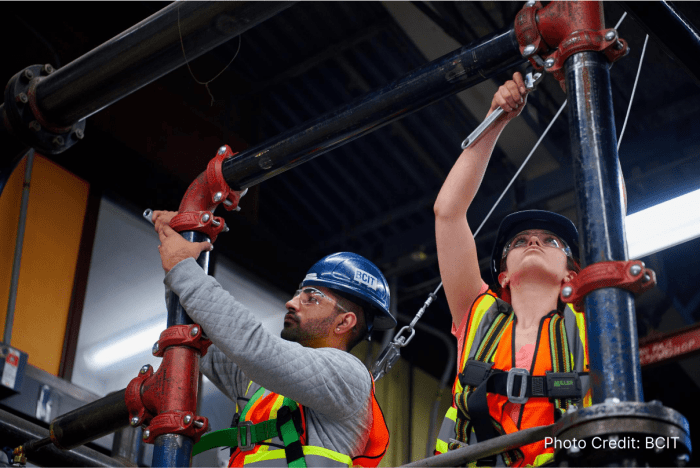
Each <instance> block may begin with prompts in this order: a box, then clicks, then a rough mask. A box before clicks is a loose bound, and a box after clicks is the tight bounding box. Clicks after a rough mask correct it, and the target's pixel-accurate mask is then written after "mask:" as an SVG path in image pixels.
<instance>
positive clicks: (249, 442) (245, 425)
mask: <svg viewBox="0 0 700 468" xmlns="http://www.w3.org/2000/svg"><path fill="white" fill-rule="evenodd" d="M251 427H253V423H252V422H250V421H243V422H241V423H238V433H237V434H236V438H237V439H238V448H239V449H240V450H241V452H248V451H250V450H253V449H254V448H255V442H253V434H252V433H251V430H250V428H251ZM241 430H245V442H246V444H245V445H241Z"/></svg>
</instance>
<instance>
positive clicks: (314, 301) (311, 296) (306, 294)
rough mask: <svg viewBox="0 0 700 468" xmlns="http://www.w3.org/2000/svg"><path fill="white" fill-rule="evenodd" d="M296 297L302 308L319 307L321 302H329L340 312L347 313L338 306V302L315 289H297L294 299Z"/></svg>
mask: <svg viewBox="0 0 700 468" xmlns="http://www.w3.org/2000/svg"><path fill="white" fill-rule="evenodd" d="M297 296H299V300H300V301H301V303H302V305H304V306H310V307H315V306H318V305H320V304H321V303H322V302H323V301H329V302H331V303H333V304H334V305H335V306H336V307H337V308H338V309H340V310H341V311H342V312H347V310H345V309H344V308H343V307H342V306H341V305H340V304H338V301H336V300H334V299H333V298H331V297H329V296H327V295H325V294H324V293H323V292H322V291H320V290H318V289H316V288H312V287H305V288H301V289H297V291H296V292H295V293H294V297H297Z"/></svg>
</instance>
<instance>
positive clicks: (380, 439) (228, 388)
mask: <svg viewBox="0 0 700 468" xmlns="http://www.w3.org/2000/svg"><path fill="white" fill-rule="evenodd" d="M175 214H176V213H173V212H163V211H156V212H154V213H153V221H154V224H155V227H156V231H157V232H158V235H159V238H160V241H161V245H160V246H159V247H158V250H159V252H160V255H161V260H162V264H163V269H164V270H165V272H166V276H165V285H166V287H167V288H168V289H170V290H171V291H173V292H174V293H175V294H176V295H177V296H178V297H179V298H180V303H181V304H182V306H183V308H184V309H185V311H186V312H187V314H188V315H189V316H190V318H191V319H192V320H193V321H194V322H195V323H198V324H199V325H200V326H201V327H202V329H203V330H204V332H205V333H206V334H207V336H208V337H209V339H210V340H211V341H212V343H213V345H212V346H211V347H210V348H209V351H208V352H207V354H206V355H205V356H204V357H203V358H202V359H200V369H201V372H202V373H203V374H204V375H206V376H207V377H208V378H209V379H210V380H211V381H212V382H213V383H214V385H216V386H217V387H218V388H219V389H220V390H221V391H222V392H223V393H224V394H226V395H228V396H229V397H230V398H231V399H232V400H233V401H235V402H236V405H237V409H238V412H239V414H240V420H239V422H238V424H237V427H234V428H233V429H232V430H233V431H234V433H232V432H231V431H232V430H224V431H216V432H214V433H211V434H207V435H205V436H204V437H203V438H202V440H201V441H200V442H199V443H198V444H197V445H195V450H194V452H193V453H198V452H199V451H202V450H206V449H208V448H213V447H216V446H221V445H231V446H234V447H236V446H237V445H238V444H239V443H240V445H241V446H239V447H236V449H235V451H234V452H233V454H232V457H231V461H230V463H231V465H230V466H241V465H250V466H252V465H259V466H287V465H288V464H289V465H291V466H352V465H362V466H376V465H377V464H379V461H380V460H381V458H382V457H383V455H384V453H385V451H386V446H387V445H388V431H387V429H386V424H385V422H384V419H383V416H382V414H381V410H380V409H379V405H378V404H377V402H376V399H375V398H374V390H373V387H374V384H373V381H372V377H371V374H370V373H369V372H368V370H367V369H366V368H365V366H364V365H363V364H362V362H361V361H360V360H359V359H357V358H356V357H355V356H353V355H352V354H350V353H349V352H348V351H350V350H351V349H352V347H353V346H355V345H356V344H357V343H359V342H360V341H361V340H362V339H363V338H365V337H366V336H367V335H368V333H369V332H370V331H371V329H372V328H376V329H389V328H393V327H394V326H395V325H396V320H395V319H394V317H393V316H392V315H391V314H390V313H389V288H388V285H387V282H386V279H385V278H384V276H383V275H382V274H381V272H380V271H379V269H378V268H377V267H376V266H375V265H374V264H373V263H371V262H369V261H368V260H366V259H365V258H363V257H361V256H359V255H356V254H352V253H347V252H341V253H337V254H333V255H330V256H328V257H325V258H324V259H322V260H320V261H319V262H317V263H316V264H315V265H314V266H313V267H312V268H311V269H310V270H309V272H308V273H307V275H306V277H305V278H304V280H303V281H302V283H301V286H300V289H299V290H298V291H297V293H296V294H295V296H294V297H293V298H292V299H290V300H289V301H288V302H287V303H286V307H287V314H286V315H285V317H284V329H283V331H282V333H281V337H278V336H274V335H272V334H271V333H270V332H268V331H267V330H266V329H265V328H264V327H263V326H262V324H261V323H260V321H259V320H258V319H257V318H256V317H255V315H254V314H253V313H251V312H250V311H248V310H247V309H246V308H245V306H244V305H242V304H241V303H239V302H238V301H236V300H235V299H234V297H233V296H231V295H230V294H229V293H228V292H226V291H224V290H223V288H222V287H221V285H220V284H219V283H218V282H217V281H216V280H215V279H214V278H212V277H211V276H208V275H207V274H206V273H204V271H203V270H202V269H201V268H200V267H199V265H198V264H197V263H196V258H197V257H198V256H199V254H200V253H201V252H202V251H204V250H207V249H211V244H210V243H208V242H200V243H193V242H189V241H187V240H185V239H184V238H183V237H182V236H180V234H178V233H177V232H175V231H174V230H173V229H172V228H171V227H170V226H169V222H170V220H171V219H172V217H173V216H174V215H175ZM284 407H288V408H289V411H287V410H284V409H282V408H284ZM287 413H290V414H291V415H292V418H291V419H292V420H293V422H294V424H293V425H292V424H291V423H290V424H289V425H288V426H285V425H284V421H286V420H289V419H290V418H289V416H288V415H287ZM275 420H276V422H273V423H270V422H269V421H275ZM284 427H292V428H294V429H295V430H293V431H291V433H283V432H284V430H283V429H282V428H284ZM270 428H271V429H270ZM268 429H269V430H268ZM226 431H227V432H226ZM224 432H226V433H225V435H222V434H217V433H224ZM295 433H296V434H295ZM256 434H257V435H256ZM222 437H223V438H222ZM256 439H257V440H256ZM222 441H228V442H223V443H222ZM300 460H301V461H300ZM299 463H304V465H300V464H299Z"/></svg>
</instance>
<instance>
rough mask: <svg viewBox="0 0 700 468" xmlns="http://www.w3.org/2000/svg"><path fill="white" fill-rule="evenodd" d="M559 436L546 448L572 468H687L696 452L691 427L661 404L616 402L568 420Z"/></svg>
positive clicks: (560, 424)
mask: <svg viewBox="0 0 700 468" xmlns="http://www.w3.org/2000/svg"><path fill="white" fill-rule="evenodd" d="M553 432H554V436H553V437H551V438H547V439H545V446H547V447H552V448H554V454H555V459H556V461H557V463H564V462H565V463H567V464H568V466H602V465H605V464H610V463H611V462H620V463H624V462H631V463H632V464H633V465H632V466H636V465H635V464H636V463H642V462H644V463H648V464H649V465H650V466H674V465H676V466H683V465H684V463H685V462H686V461H687V460H688V459H689V454H690V452H691V443H690V429H689V425H688V421H687V420H686V419H685V417H683V415H681V414H680V413H679V412H677V411H675V410H673V409H671V408H666V407H664V406H663V405H662V404H661V403H660V402H651V403H640V402H618V401H613V400H611V401H607V402H606V403H601V404H598V405H593V406H590V407H588V408H582V409H579V410H577V411H574V412H569V413H567V414H566V415H565V416H564V417H562V418H561V419H560V420H559V422H558V423H557V425H556V426H555V428H554V431H553Z"/></svg>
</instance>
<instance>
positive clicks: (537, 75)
mask: <svg viewBox="0 0 700 468" xmlns="http://www.w3.org/2000/svg"><path fill="white" fill-rule="evenodd" d="M542 78H544V72H536V71H534V70H530V71H528V72H527V73H526V74H525V77H524V81H525V87H526V88H527V89H528V90H529V91H532V90H533V89H535V87H536V86H537V84H538V83H539V82H540V81H542ZM501 115H503V109H501V108H500V107H498V108H497V109H496V110H495V111H493V112H491V115H489V116H488V117H486V119H484V121H483V122H481V124H480V125H479V126H478V127H476V129H474V131H473V132H471V133H470V134H469V136H468V137H467V138H466V139H465V140H464V141H463V142H462V149H463V150H465V149H467V148H469V146H471V144H472V143H474V142H475V141H476V140H478V139H479V137H480V136H481V134H482V133H484V131H485V130H486V129H487V128H489V127H490V126H491V125H493V123H494V122H495V121H496V120H498V118H499V117H500V116H501Z"/></svg>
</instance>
